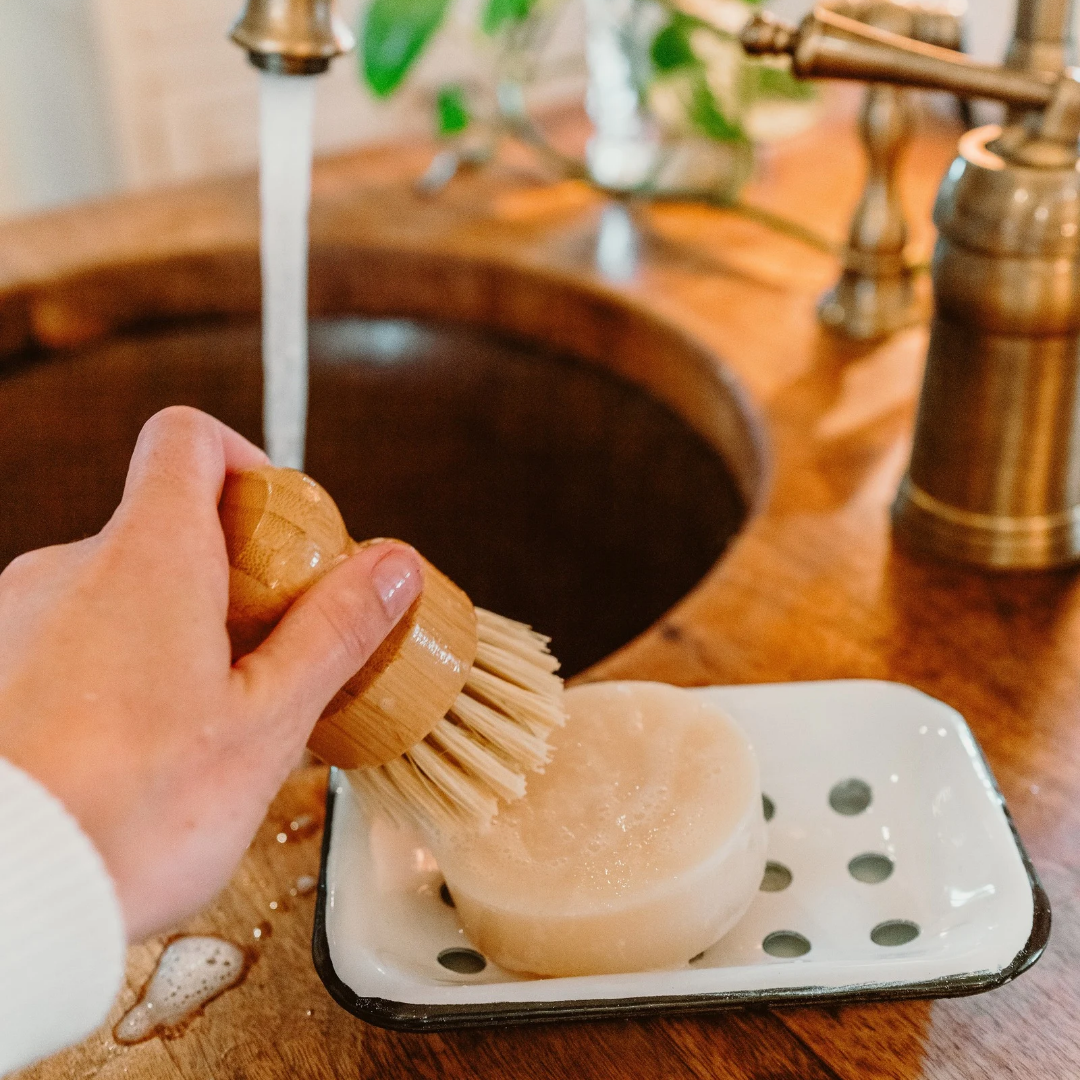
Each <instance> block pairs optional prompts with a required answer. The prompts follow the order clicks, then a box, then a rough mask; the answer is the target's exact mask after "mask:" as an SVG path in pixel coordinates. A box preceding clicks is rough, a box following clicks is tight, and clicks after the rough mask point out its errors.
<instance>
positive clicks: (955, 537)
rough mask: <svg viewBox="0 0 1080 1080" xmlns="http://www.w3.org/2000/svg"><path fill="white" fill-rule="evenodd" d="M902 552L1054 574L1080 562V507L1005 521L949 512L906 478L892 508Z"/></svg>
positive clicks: (954, 509) (999, 517)
mask: <svg viewBox="0 0 1080 1080" xmlns="http://www.w3.org/2000/svg"><path fill="white" fill-rule="evenodd" d="M892 521H893V534H894V536H895V537H896V539H897V541H898V542H899V543H900V545H901V546H902V547H905V548H910V549H911V550H913V551H916V552H918V553H920V554H924V555H932V556H934V557H936V558H939V559H943V560H945V561H947V562H955V563H964V564H966V565H969V566H972V565H973V566H977V567H984V568H987V569H997V570H1053V569H1056V568H1060V567H1065V566H1070V565H1072V564H1074V563H1076V562H1080V506H1074V507H1073V508H1072V509H1070V510H1065V511H1063V512H1061V513H1057V514H1041V515H1038V516H1035V517H1006V516H1004V515H996V514H977V513H972V512H971V511H967V510H960V509H958V508H957V507H955V506H949V505H947V504H946V503H943V502H941V501H940V500H939V499H935V498H934V497H933V495H929V494H927V493H926V492H925V491H923V490H922V488H920V487H918V486H917V485H916V484H915V483H913V482H912V480H911V477H910V476H905V477H904V481H903V483H902V484H901V485H900V491H899V493H898V494H897V496H896V502H895V503H893V507H892Z"/></svg>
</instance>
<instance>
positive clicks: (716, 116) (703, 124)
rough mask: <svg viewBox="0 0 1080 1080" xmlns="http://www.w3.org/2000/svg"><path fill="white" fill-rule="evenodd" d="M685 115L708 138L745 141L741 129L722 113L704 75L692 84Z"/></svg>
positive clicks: (731, 141) (718, 140) (722, 140)
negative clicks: (692, 88)
mask: <svg viewBox="0 0 1080 1080" xmlns="http://www.w3.org/2000/svg"><path fill="white" fill-rule="evenodd" d="M687 115H688V117H689V119H690V122H691V123H692V124H693V125H694V126H695V127H696V128H697V129H698V130H699V131H701V132H702V133H703V134H705V135H708V136H709V138H710V139H716V141H717V142H729V143H734V142H746V134H745V133H744V132H743V129H742V128H741V127H740V126H739V125H738V124H736V123H733V122H732V121H730V120H729V119H728V118H727V117H726V116H725V115H724V113H723V111H722V110H721V108H720V105H719V104H718V103H717V100H716V98H715V97H713V92H712V91H711V90H710V89H709V84H708V83H707V82H706V81H705V78H704V76H702V78H701V79H699V80H698V81H697V82H696V83H695V85H694V90H693V94H692V95H691V98H690V108H689V110H688V112H687Z"/></svg>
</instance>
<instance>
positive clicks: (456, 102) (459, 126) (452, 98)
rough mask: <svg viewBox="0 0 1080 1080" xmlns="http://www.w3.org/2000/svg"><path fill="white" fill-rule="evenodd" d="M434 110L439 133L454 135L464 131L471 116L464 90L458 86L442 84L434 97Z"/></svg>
mask: <svg viewBox="0 0 1080 1080" xmlns="http://www.w3.org/2000/svg"><path fill="white" fill-rule="evenodd" d="M435 112H436V114H437V116H438V119H439V134H440V135H456V134H457V133H458V132H459V131H464V130H465V129H466V128H467V127H468V126H469V122H470V120H471V119H472V117H471V116H470V115H469V105H468V102H467V101H466V100H465V91H464V90H463V89H462V88H461V87H460V86H454V85H451V86H444V87H442V88H441V89H440V90H439V93H438V95H437V96H436V98H435Z"/></svg>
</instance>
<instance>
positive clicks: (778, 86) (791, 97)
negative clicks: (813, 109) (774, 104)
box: [746, 63, 815, 101]
mask: <svg viewBox="0 0 1080 1080" xmlns="http://www.w3.org/2000/svg"><path fill="white" fill-rule="evenodd" d="M746 74H747V80H748V82H749V83H750V93H749V94H748V97H749V98H750V99H751V100H755V99H760V98H779V99H781V100H784V101H811V100H812V99H813V98H814V96H815V92H814V84H813V83H811V82H805V81H804V80H802V79H796V78H795V76H794V75H792V74H791V72H790V71H788V70H787V69H786V68H780V67H773V66H772V65H771V64H760V63H749V64H747V65H746Z"/></svg>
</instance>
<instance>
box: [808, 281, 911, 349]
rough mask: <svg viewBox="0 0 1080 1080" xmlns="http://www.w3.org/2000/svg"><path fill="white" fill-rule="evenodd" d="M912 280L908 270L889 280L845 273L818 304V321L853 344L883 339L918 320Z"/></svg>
mask: <svg viewBox="0 0 1080 1080" xmlns="http://www.w3.org/2000/svg"><path fill="white" fill-rule="evenodd" d="M913 277H914V275H913V274H912V272H911V271H910V270H904V271H902V272H901V273H899V274H893V275H892V276H890V277H871V276H869V275H866V274H860V273H857V272H855V271H851V270H845V271H844V273H843V276H842V277H841V278H840V280H839V281H838V282H837V283H836V284H835V285H834V286H833V288H831V289H830V290H829V291H828V292H827V293H825V295H824V296H822V298H821V300H820V301H819V302H818V318H819V319H820V320H821V322H822V324H823V325H825V326H827V327H828V328H829V329H830V330H836V331H838V332H840V333H842V334H843V335H844V336H845V337H849V338H852V339H853V340H855V341H873V340H874V339H875V338H881V337H887V336H888V335H889V334H892V333H895V332H896V331H897V330H902V329H903V328H904V327H905V326H911V325H912V324H913V323H915V322H918V320H919V314H920V311H919V304H918V301H917V299H916V296H915V284H914V280H913Z"/></svg>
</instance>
